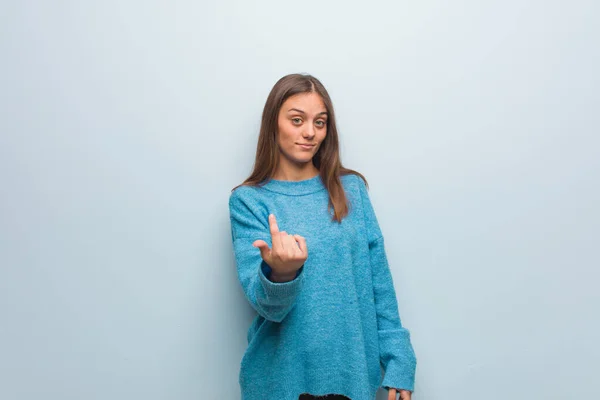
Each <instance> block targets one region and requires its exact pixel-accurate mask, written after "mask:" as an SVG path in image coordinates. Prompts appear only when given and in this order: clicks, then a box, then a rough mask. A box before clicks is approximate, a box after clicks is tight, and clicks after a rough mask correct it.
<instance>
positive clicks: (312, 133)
mask: <svg viewBox="0 0 600 400" xmlns="http://www.w3.org/2000/svg"><path fill="white" fill-rule="evenodd" d="M303 136H304V137H305V138H312V137H314V136H315V128H314V127H313V126H308V127H307V128H306V129H305V130H304V135H303Z"/></svg>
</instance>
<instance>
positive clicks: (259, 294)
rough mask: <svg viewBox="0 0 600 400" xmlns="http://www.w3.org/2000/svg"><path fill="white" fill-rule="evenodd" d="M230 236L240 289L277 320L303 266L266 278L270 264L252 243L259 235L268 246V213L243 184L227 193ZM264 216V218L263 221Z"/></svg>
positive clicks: (296, 288) (295, 290)
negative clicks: (279, 278)
mask: <svg viewBox="0 0 600 400" xmlns="http://www.w3.org/2000/svg"><path fill="white" fill-rule="evenodd" d="M229 215H230V221H231V238H232V241H233V250H234V254H235V261H236V267H237V274H238V279H239V281H240V284H241V285H242V289H243V290H244V294H245V295H246V298H247V299H248V301H249V302H250V305H251V306H252V307H253V308H254V309H255V310H256V312H258V314H259V315H261V316H263V317H264V318H265V319H268V320H270V321H274V322H281V321H282V320H283V319H284V318H285V316H286V315H287V314H288V313H289V311H290V310H291V309H292V308H293V306H294V304H295V300H296V297H297V296H298V293H299V292H300V290H301V289H302V284H303V282H304V274H302V270H303V269H304V268H303V267H302V268H300V270H299V271H298V273H297V275H296V277H295V278H294V279H292V280H290V281H288V282H273V281H272V280H271V279H269V275H270V274H269V272H270V271H271V268H270V266H269V265H268V264H266V263H265V261H264V260H263V259H262V257H261V254H260V250H259V249H258V248H256V247H254V246H252V244H253V243H254V242H255V241H256V240H259V239H262V240H264V241H265V242H266V243H267V244H268V245H269V246H271V242H272V240H271V234H270V231H269V224H268V222H267V221H268V214H267V215H265V216H264V218H263V216H262V210H261V207H260V205H259V204H258V203H257V201H256V199H254V198H253V196H252V195H251V193H250V192H246V191H245V188H243V187H242V188H238V189H236V190H235V191H234V192H233V193H232V194H231V196H230V197H229ZM263 219H264V222H263Z"/></svg>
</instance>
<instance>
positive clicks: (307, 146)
mask: <svg viewBox="0 0 600 400" xmlns="http://www.w3.org/2000/svg"><path fill="white" fill-rule="evenodd" d="M298 146H300V147H301V148H303V149H304V150H310V149H312V148H313V147H315V145H314V144H310V145H307V144H301V143H298Z"/></svg>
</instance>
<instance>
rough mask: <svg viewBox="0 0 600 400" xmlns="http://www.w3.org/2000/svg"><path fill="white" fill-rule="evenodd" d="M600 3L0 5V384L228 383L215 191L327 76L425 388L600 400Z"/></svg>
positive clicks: (243, 319) (235, 290) (196, 389)
mask: <svg viewBox="0 0 600 400" xmlns="http://www.w3.org/2000/svg"><path fill="white" fill-rule="evenodd" d="M599 16H600V3H598V2H597V1H592V0H589V1H532V0H508V1H507V0H504V1H498V0H493V1H474V0H472V1H466V0H460V1H454V2H448V1H442V0H431V1H423V2H408V1H399V2H393V1H387V2H379V1H371V2H364V1H361V2H347V1H313V0H308V1H304V2H279V1H256V2H246V1H230V0H229V1H223V2H216V1H213V2H203V1H171V2H166V1H163V2H158V1H139V0H138V1H134V0H120V1H115V0H109V1H102V2H100V1H95V2H86V1H57V2H44V1H3V2H2V4H1V5H0V54H1V57H2V58H1V62H0V133H1V135H0V191H1V192H0V398H1V399H3V400H34V399H53V400H54V399H56V400H59V399H60V400H70V399H73V400H75V399H77V400H80V399H86V400H96V399H98V400H100V399H101V400H109V399H110V400H121V399H122V400H125V399H145V400H154V399H178V400H192V399H194V400H196V399H211V400H212V399H219V400H238V399H239V398H240V393H239V386H238V372H239V363H240V361H241V357H242V355H243V352H244V350H245V348H246V331H247V328H248V326H249V324H250V322H251V320H252V318H253V316H254V313H253V312H252V309H251V308H250V306H249V305H248V304H247V302H246V300H245V298H244V296H243V292H242V290H241V286H240V285H239V282H238V281H237V276H236V272H235V265H234V259H233V249H232V244H231V236H230V235H231V234H230V225H229V214H228V197H229V194H230V190H231V188H233V187H234V186H235V185H237V184H239V183H241V182H242V180H243V179H245V178H246V177H247V176H248V174H249V173H250V171H251V168H252V164H253V162H254V156H255V150H256V140H257V137H258V128H259V122H260V115H261V112H262V107H263V105H264V102H265V100H266V96H267V94H268V93H269V91H270V89H271V87H272V86H273V85H274V84H275V82H276V81H277V80H278V79H279V78H280V77H281V76H283V75H286V74H288V73H292V72H306V73H311V74H313V75H315V76H316V77H317V78H319V79H320V80H321V81H322V82H323V83H324V85H325V87H326V88H327V89H328V90H329V92H330V94H331V96H332V99H333V102H334V106H335V108H336V111H337V117H338V123H339V127H340V135H341V136H340V138H341V142H342V161H343V163H344V164H345V165H346V166H347V167H350V168H353V169H356V170H358V171H360V172H362V173H364V174H365V176H366V177H367V179H368V181H369V184H370V194H371V197H372V201H373V204H374V207H375V211H376V213H377V216H378V219H379V221H380V225H381V227H382V231H383V233H384V235H385V236H386V246H387V247H386V249H387V254H388V259H389V262H390V267H391V269H392V273H393V277H394V284H395V287H396V291H397V296H398V302H399V307H400V314H401V317H402V319H403V323H404V325H405V326H407V327H408V329H409V330H410V331H411V333H412V340H413V345H414V347H415V351H416V354H417V357H418V367H417V383H416V392H415V395H414V399H415V400H435V399H443V400H448V399H460V400H481V399H485V400H496V399H527V400H530V399H544V400H547V399H561V400H563V399H594V398H600V389H598V385H597V374H598V372H599V370H598V365H600V347H599V346H598V338H599V337H600V322H598V315H599V314H598V311H599V309H600V295H599V290H598V281H599V279H600V272H599V267H600V262H599V261H600V257H599V255H598V247H599V245H600V240H599V235H600V232H599V226H600V207H599V204H600V185H599V183H600V117H599V114H600V82H599V81H600V78H599V75H600V74H599V72H598V71H600V45H599V43H600V25H599V24H598V18H599ZM380 394H381V395H382V396H381V397H380V398H381V399H383V398H384V397H383V394H384V392H383V391H382V392H381V393H380ZM353 400H365V399H353Z"/></svg>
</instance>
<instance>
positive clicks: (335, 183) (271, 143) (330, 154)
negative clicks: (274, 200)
mask: <svg viewBox="0 0 600 400" xmlns="http://www.w3.org/2000/svg"><path fill="white" fill-rule="evenodd" d="M311 92H315V93H317V94H318V95H320V96H321V98H322V99H323V103H324V104H325V108H326V109H327V114H328V118H327V134H326V135H325V139H324V140H323V142H322V143H321V146H320V147H319V150H318V151H317V153H316V154H315V155H314V157H313V159H312V162H313V164H314V165H315V167H316V168H317V169H318V170H319V175H320V176H321V180H322V181H323V184H324V186H325V187H326V188H327V191H328V192H329V204H328V206H327V210H330V209H331V208H332V207H333V211H334V216H333V219H332V220H336V221H338V222H342V219H343V218H344V217H345V216H346V215H348V210H349V208H348V202H347V199H346V194H345V192H344V188H343V186H342V182H341V180H340V176H342V175H348V174H354V175H358V176H360V177H361V178H362V179H363V181H365V185H367V188H368V184H367V179H366V178H365V177H364V176H363V175H362V174H361V173H360V172H358V171H354V170H352V169H348V168H345V167H344V166H342V162H341V160H340V149H339V138H338V132H337V127H336V123H335V113H334V110H333V104H332V102H331V98H330V97H329V93H327V90H325V87H324V86H323V84H322V83H321V82H320V81H319V80H318V79H317V78H315V77H314V76H311V75H308V74H290V75H286V76H284V77H283V78H281V79H279V80H278V81H277V83H275V86H273V89H271V92H270V93H269V96H268V97H267V101H266V103H265V107H264V109H263V113H262V121H261V125H260V134H259V136H258V145H257V147H256V159H255V161H254V169H253V171H252V173H251V174H250V176H249V177H248V178H247V179H246V180H245V181H244V182H243V183H242V184H240V185H238V186H236V187H234V188H233V189H232V191H233V190H235V189H237V188H238V187H240V186H242V185H250V186H260V184H261V183H262V182H263V181H265V180H268V179H271V177H272V176H273V175H274V174H275V171H276V170H277V167H278V165H279V148H278V146H277V140H276V138H277V129H278V117H279V110H280V109H281V106H282V105H283V103H284V102H285V101H286V100H287V99H288V98H289V97H291V96H293V95H295V94H299V93H311Z"/></svg>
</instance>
